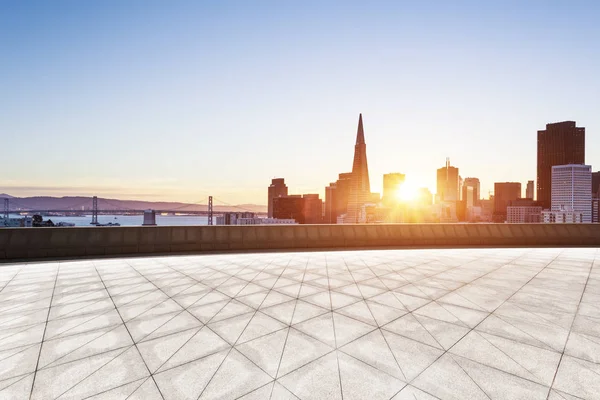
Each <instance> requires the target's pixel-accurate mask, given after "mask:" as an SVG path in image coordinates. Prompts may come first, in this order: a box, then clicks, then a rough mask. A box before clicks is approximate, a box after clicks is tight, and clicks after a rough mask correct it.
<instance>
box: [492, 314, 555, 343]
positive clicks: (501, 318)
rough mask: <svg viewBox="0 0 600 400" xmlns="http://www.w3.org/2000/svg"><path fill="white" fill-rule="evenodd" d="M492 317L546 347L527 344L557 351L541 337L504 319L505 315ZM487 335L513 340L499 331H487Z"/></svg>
mask: <svg viewBox="0 0 600 400" xmlns="http://www.w3.org/2000/svg"><path fill="white" fill-rule="evenodd" d="M490 315H491V314H490ZM494 317H496V318H498V319H499V320H501V321H502V322H504V323H505V324H507V325H510V326H511V327H513V328H515V329H516V330H518V331H519V332H521V333H523V334H524V335H526V336H529V337H530V338H531V339H533V340H535V341H536V342H539V343H542V344H543V345H545V346H546V347H545V348H544V347H542V346H539V345H537V344H529V346H532V347H537V348H539V349H543V350H548V351H553V352H555V353H558V351H556V350H554V349H553V347H552V345H550V344H548V343H546V342H544V341H543V340H541V339H538V338H536V337H535V336H533V335H531V334H530V333H529V332H525V331H524V330H523V329H521V328H519V327H518V326H516V325H514V324H513V323H511V322H510V321H507V320H506V319H505V318H506V317H504V318H503V316H501V315H500V316H499V315H494ZM482 322H483V321H482ZM538 325H542V324H538ZM548 326H551V325H550V324H549V325H548ZM565 330H566V329H565ZM489 335H493V336H498V337H501V338H503V339H508V340H514V339H511V338H510V337H504V336H502V335H501V334H500V333H496V334H491V333H489Z"/></svg>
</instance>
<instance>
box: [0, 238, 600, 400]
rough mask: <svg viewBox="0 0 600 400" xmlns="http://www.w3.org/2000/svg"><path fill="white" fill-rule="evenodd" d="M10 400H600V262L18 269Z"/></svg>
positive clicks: (433, 254) (0, 356)
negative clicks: (86, 399)
mask: <svg viewBox="0 0 600 400" xmlns="http://www.w3.org/2000/svg"><path fill="white" fill-rule="evenodd" d="M0 398H1V399H28V398H29V399H36V400H37V399H44V400H45V399H57V398H59V399H83V398H93V399H125V398H127V399H143V400H153V399H237V398H241V399H245V400H250V399H274V400H280V399H298V398H299V399H342V398H343V399H345V400H352V399H369V400H378V399H382V400H386V399H394V400H400V399H413V400H414V399H417V400H426V399H437V398H439V399H460V400H464V399H552V400H557V399H579V398H583V399H600V252H598V251H597V250H596V249H566V250H561V249H479V250H465V249H461V250H399V251H356V252H326V253H323V252H322V253H308V252H306V253H269V254H236V255H220V256H194V257H191V256H190V257H162V258H159V257H157V258H127V259H112V260H108V259H102V260H86V261H80V262H50V263H38V264H12V265H7V264H5V265H0Z"/></svg>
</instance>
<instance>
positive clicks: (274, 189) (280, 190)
mask: <svg viewBox="0 0 600 400" xmlns="http://www.w3.org/2000/svg"><path fill="white" fill-rule="evenodd" d="M268 192H269V195H268V196H269V199H268V203H267V204H268V209H267V214H268V216H269V218H273V199H274V198H275V197H281V196H287V194H288V187H287V185H286V184H285V181H284V178H275V179H272V180H271V185H270V186H269V189H268Z"/></svg>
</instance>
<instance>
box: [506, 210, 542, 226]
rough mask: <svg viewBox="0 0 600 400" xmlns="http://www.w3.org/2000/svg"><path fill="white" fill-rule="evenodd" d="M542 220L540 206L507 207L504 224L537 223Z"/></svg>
mask: <svg viewBox="0 0 600 400" xmlns="http://www.w3.org/2000/svg"><path fill="white" fill-rule="evenodd" d="M541 218H542V207H540V206H508V207H506V222H507V223H509V224H524V223H528V224H529V223H539V222H541Z"/></svg>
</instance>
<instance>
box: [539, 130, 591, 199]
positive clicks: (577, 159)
mask: <svg viewBox="0 0 600 400" xmlns="http://www.w3.org/2000/svg"><path fill="white" fill-rule="evenodd" d="M567 164H585V128H579V127H577V126H576V124H575V122H574V121H564V122H557V123H555V124H546V130H543V131H538V135H537V200H538V201H539V202H540V204H541V206H542V207H543V208H545V209H549V208H550V206H551V197H552V195H551V193H552V167H553V166H555V165H567Z"/></svg>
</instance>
